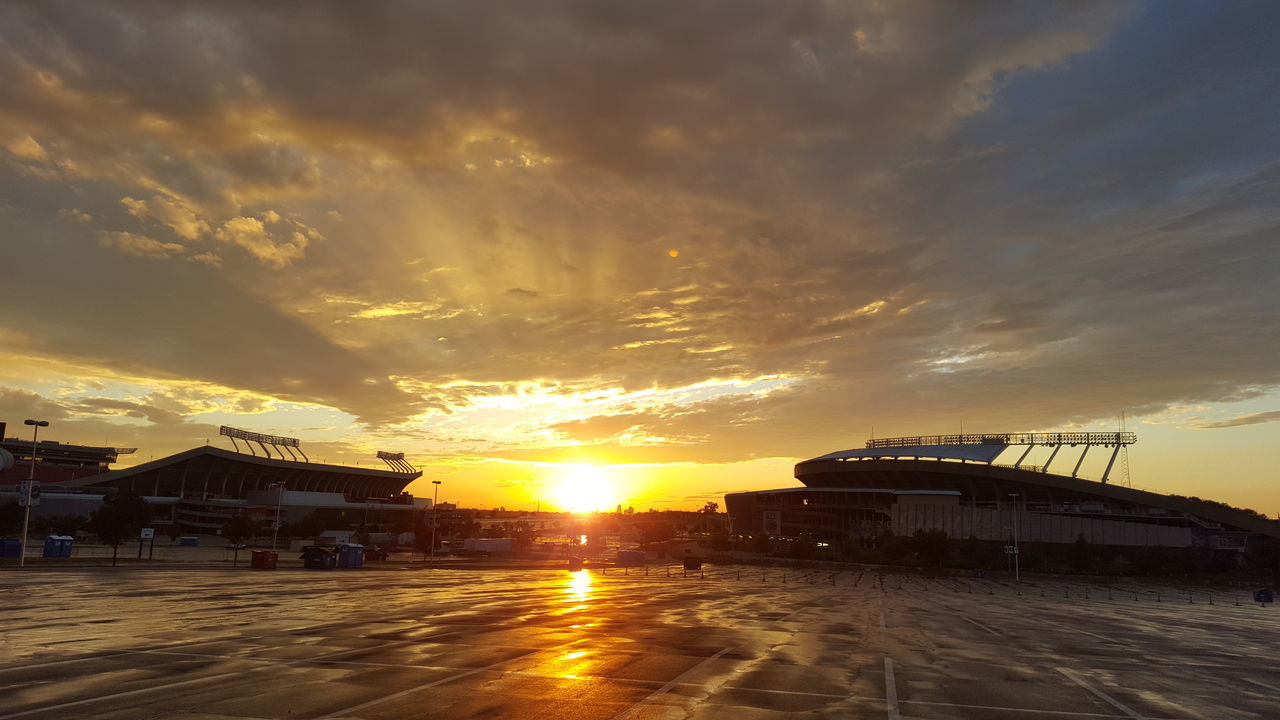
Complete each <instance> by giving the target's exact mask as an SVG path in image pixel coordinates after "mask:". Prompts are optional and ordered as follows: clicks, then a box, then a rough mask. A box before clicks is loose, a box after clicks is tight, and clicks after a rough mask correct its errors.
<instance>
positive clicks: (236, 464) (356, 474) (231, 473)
mask: <svg viewBox="0 0 1280 720" xmlns="http://www.w3.org/2000/svg"><path fill="white" fill-rule="evenodd" d="M421 476H422V472H421V471H417V470H415V471H413V472H394V471H391V470H376V469H373V468H361V467H349V466H346V465H327V464H324V463H313V462H302V461H295V460H279V459H276V458H267V457H261V456H254V455H246V454H244V453H237V452H232V451H230V450H223V449H221V448H216V447H210V446H204V447H198V448H192V449H191V450H187V451H185V452H180V453H178V454H176V455H170V456H169V457H165V458H160V459H159V460H152V461H151V462H146V463H142V464H141V465H135V466H133V467H130V468H124V469H122V470H113V471H111V472H106V473H101V474H99V475H92V476H89V477H84V478H78V479H74V480H68V481H65V482H59V483H57V486H58V487H59V488H70V487H84V488H89V487H114V488H117V489H121V490H128V491H130V492H137V493H139V494H143V495H173V494H181V493H183V492H187V491H190V490H192V489H194V488H197V487H200V488H201V489H202V491H205V490H208V491H209V492H216V493H218V494H222V495H238V496H241V497H243V496H244V493H247V492H250V491H253V490H262V489H265V488H266V487H267V486H268V485H271V484H273V483H279V482H282V483H284V484H285V488H286V489H288V490H303V491H318V492H343V493H347V494H349V495H354V496H364V497H387V496H390V495H395V494H398V493H400V492H401V491H403V490H404V487H405V486H406V485H408V484H409V483H410V482H412V481H413V480H415V479H417V478H419V477H421ZM209 488H213V489H212V490H209ZM219 491H220V492H219Z"/></svg>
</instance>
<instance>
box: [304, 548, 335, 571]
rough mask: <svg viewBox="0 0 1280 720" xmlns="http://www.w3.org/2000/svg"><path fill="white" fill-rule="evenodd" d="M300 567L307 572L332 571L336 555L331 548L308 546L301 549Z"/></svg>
mask: <svg viewBox="0 0 1280 720" xmlns="http://www.w3.org/2000/svg"><path fill="white" fill-rule="evenodd" d="M298 557H300V558H302V567H304V568H307V569H308V570H332V569H333V565H334V560H335V557H336V554H335V553H334V552H333V549H332V548H327V547H321V546H319V545H308V546H306V547H304V548H302V554H301V555H299V556H298Z"/></svg>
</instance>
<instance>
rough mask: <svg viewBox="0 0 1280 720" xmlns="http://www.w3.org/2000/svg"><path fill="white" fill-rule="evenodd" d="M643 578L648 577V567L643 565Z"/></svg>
mask: <svg viewBox="0 0 1280 720" xmlns="http://www.w3.org/2000/svg"><path fill="white" fill-rule="evenodd" d="M644 576H645V577H649V566H648V565H645V566H644Z"/></svg>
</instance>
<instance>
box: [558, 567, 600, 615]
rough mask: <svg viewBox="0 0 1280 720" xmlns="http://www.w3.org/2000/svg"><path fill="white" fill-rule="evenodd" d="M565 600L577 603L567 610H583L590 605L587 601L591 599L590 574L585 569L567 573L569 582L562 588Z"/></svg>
mask: <svg viewBox="0 0 1280 720" xmlns="http://www.w3.org/2000/svg"><path fill="white" fill-rule="evenodd" d="M564 594H565V600H564V601H565V602H567V603H577V605H575V606H573V607H571V608H569V609H568V610H567V611H566V612H568V611H569V610H585V609H586V608H589V607H591V606H590V605H588V604H587V601H589V600H591V599H592V597H593V596H592V595H591V575H589V574H588V573H587V571H586V570H577V571H575V572H571V573H569V584H568V585H567V586H566V587H565V589H564Z"/></svg>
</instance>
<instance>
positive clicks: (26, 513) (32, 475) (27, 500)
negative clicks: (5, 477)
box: [18, 420, 49, 567]
mask: <svg viewBox="0 0 1280 720" xmlns="http://www.w3.org/2000/svg"><path fill="white" fill-rule="evenodd" d="M22 424H23V425H30V426H31V470H30V471H28V472H27V490H26V493H25V495H26V497H24V498H23V499H22V504H23V508H22V537H21V540H22V542H21V543H20V545H21V546H22V549H21V550H20V551H19V552H18V567H25V566H26V562H27V526H28V524H30V522H31V489H32V488H33V487H34V486H35V479H36V450H37V447H38V446H37V438H39V437H40V428H42V427H49V421H48V420H23V421H22Z"/></svg>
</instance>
